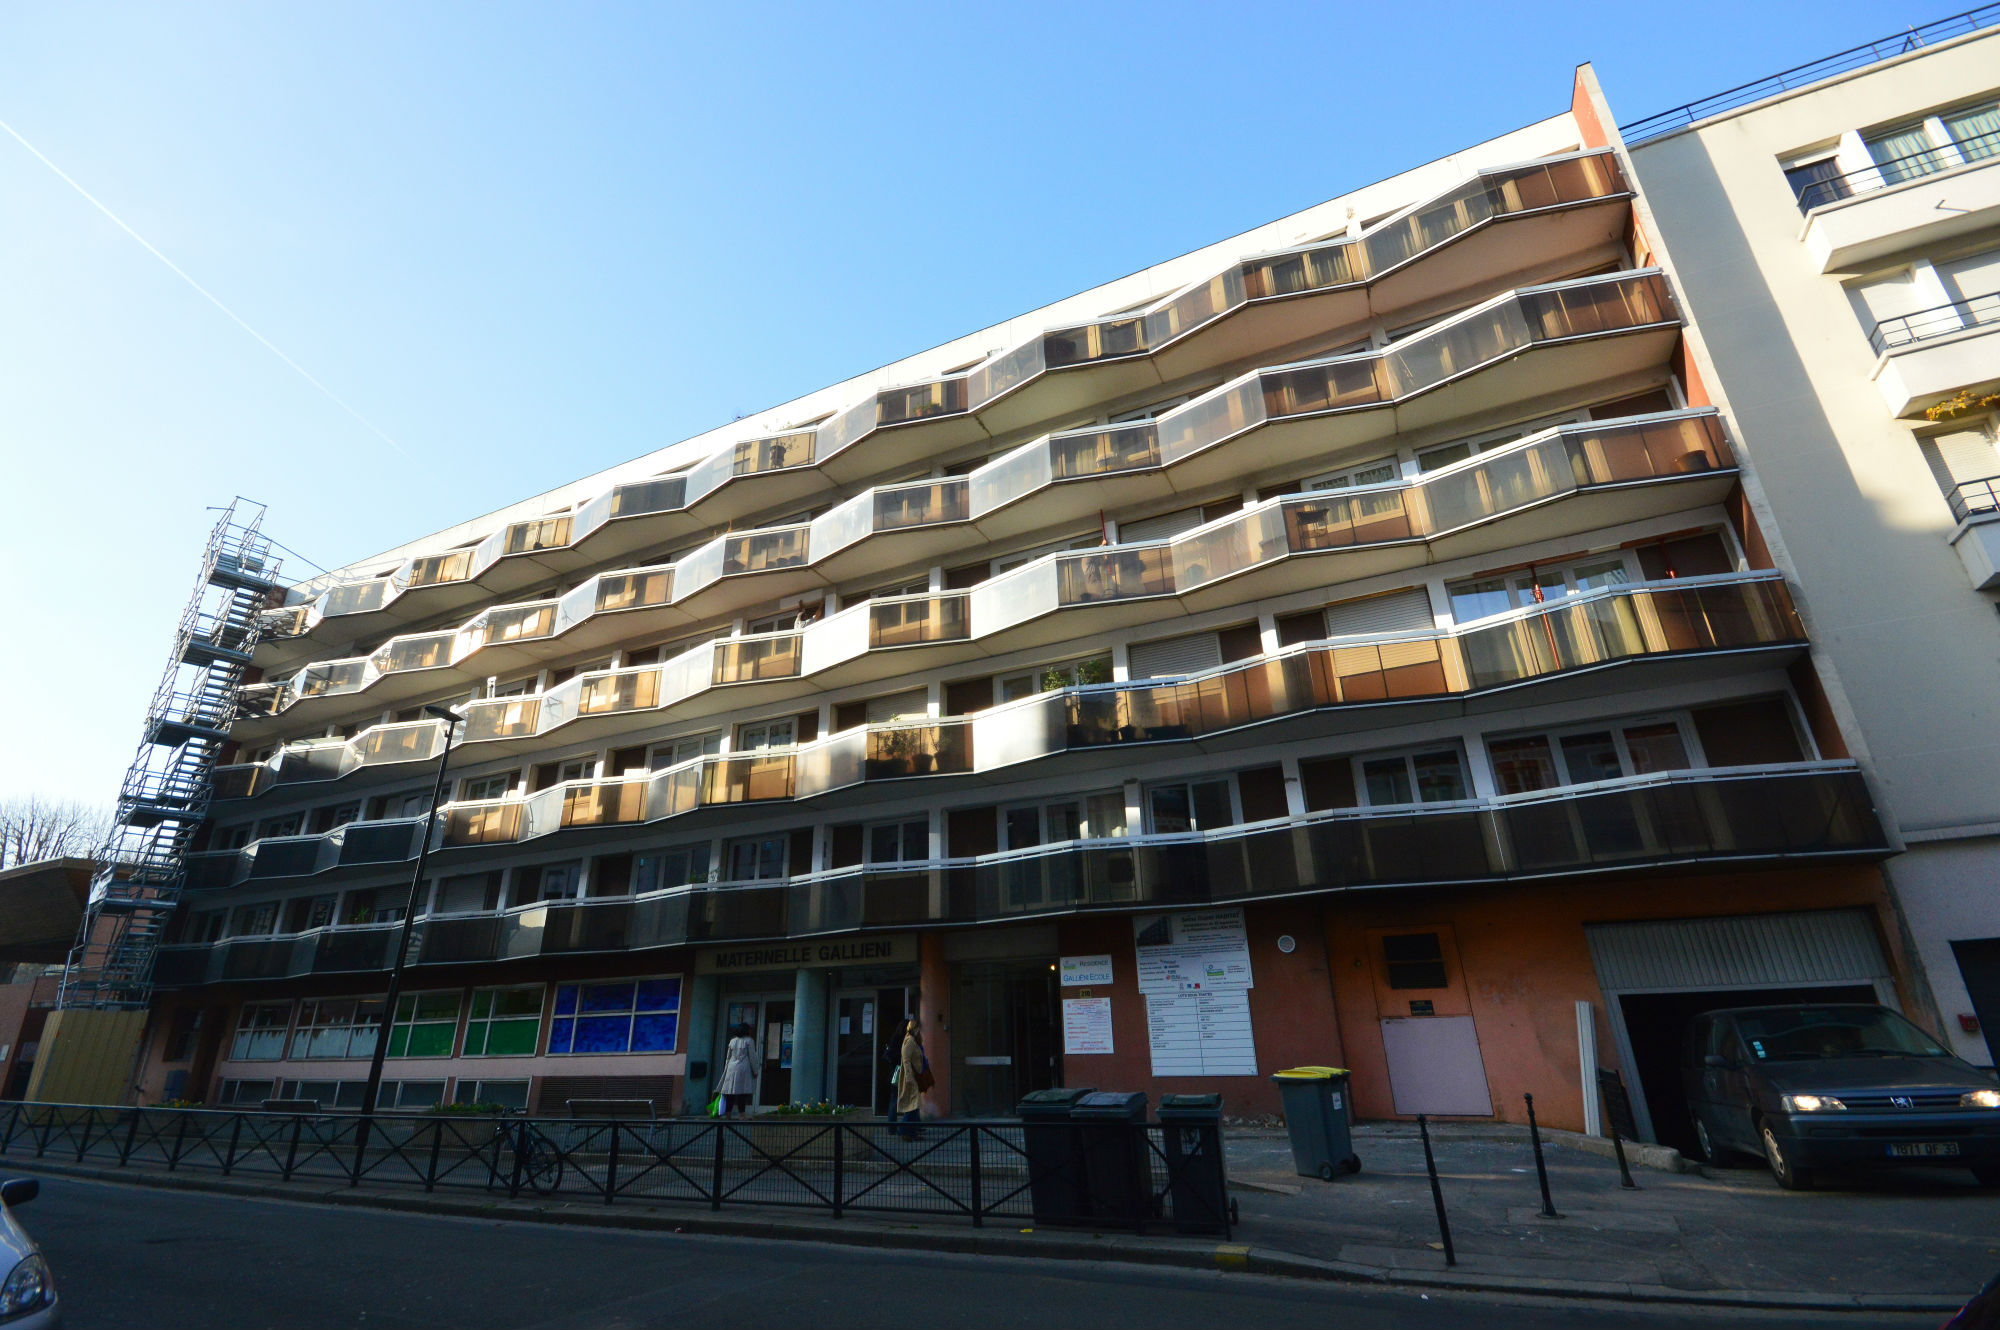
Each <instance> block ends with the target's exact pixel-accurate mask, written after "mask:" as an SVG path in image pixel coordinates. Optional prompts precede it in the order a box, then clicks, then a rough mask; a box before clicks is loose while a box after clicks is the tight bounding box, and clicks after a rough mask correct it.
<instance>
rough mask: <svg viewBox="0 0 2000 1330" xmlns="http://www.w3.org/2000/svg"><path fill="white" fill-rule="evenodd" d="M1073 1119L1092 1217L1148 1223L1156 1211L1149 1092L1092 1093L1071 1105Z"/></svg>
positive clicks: (1104, 1223)
mask: <svg viewBox="0 0 2000 1330" xmlns="http://www.w3.org/2000/svg"><path fill="white" fill-rule="evenodd" d="M1069 1120H1070V1122H1071V1123H1073V1124H1074V1125H1075V1128H1076V1136H1077V1144H1078V1146H1079V1147H1080V1148H1081V1150H1082V1152H1083V1176H1084V1186H1085V1189H1086V1190H1087V1191H1088V1192H1089V1194H1090V1217H1091V1219H1092V1220H1094V1221H1095V1222H1096V1224H1097V1225H1098V1226H1109V1225H1112V1224H1116V1225H1119V1226H1120V1227H1123V1226H1125V1225H1128V1224H1129V1225H1130V1226H1131V1227H1132V1228H1134V1229H1141V1228H1144V1227H1145V1224H1146V1220H1147V1219H1149V1218H1151V1217H1152V1212H1153V1168H1152V1155H1153V1152H1152V1151H1151V1150H1150V1149H1148V1148H1147V1146H1146V1096H1145V1095H1143V1094H1141V1093H1139V1092H1138V1091H1136V1090H1132V1091H1126V1090H1107V1091H1103V1092H1101V1093H1098V1094H1087V1095H1085V1096H1084V1097H1083V1098H1082V1099H1079V1100H1078V1101H1077V1103H1076V1107H1074V1108H1072V1109H1071V1110H1070V1111H1069Z"/></svg>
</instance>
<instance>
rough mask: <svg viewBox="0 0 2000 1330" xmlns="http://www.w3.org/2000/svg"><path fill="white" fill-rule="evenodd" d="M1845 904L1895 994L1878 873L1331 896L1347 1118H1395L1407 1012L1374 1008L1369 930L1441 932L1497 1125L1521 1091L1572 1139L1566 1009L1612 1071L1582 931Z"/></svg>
mask: <svg viewBox="0 0 2000 1330" xmlns="http://www.w3.org/2000/svg"><path fill="white" fill-rule="evenodd" d="M1855 906H1861V907H1866V908H1869V909H1871V910H1873V911H1874V912H1875V914H1876V929H1877V933H1878V935H1879V936H1880V937H1881V940H1882V943H1883V949H1884V951H1885V953H1887V954H1888V956H1889V957H1890V960H1891V964H1892V966H1893V968H1894V972H1895V973H1896V974H1897V975H1898V976H1899V981H1898V982H1899V985H1901V984H1902V980H1901V979H1900V976H1902V975H1904V974H1906V973H1907V967H1906V966H1905V965H1904V963H1903V957H1902V954H1901V948H1900V946H1899V945H1898V944H1897V936H1896V930H1895V928H1894V926H1893V921H1892V920H1891V918H1890V915H1889V913H1888V911H1889V905H1888V898H1887V896H1886V893H1885V892H1884V889H1883V885H1882V877H1881V874H1880V873H1879V872H1878V871H1877V870H1876V869H1874V868H1873V867H1869V866H1859V867H1856V866H1845V867H1836V866H1827V867H1820V868H1800V869H1786V870H1776V871H1771V872H1761V873H1755V874H1715V875H1712V876H1690V877H1653V878H1600V879H1597V880H1594V881H1593V880H1589V879H1579V880H1577V881H1575V882H1566V883H1554V884H1546V885H1536V886H1523V887H1495V888H1490V889H1467V890H1455V891H1429V892H1404V893H1398V894H1394V895H1390V894H1384V895H1381V896H1367V895H1361V894H1359V893H1357V894H1355V895H1352V896H1348V897H1342V898H1336V899H1334V900H1332V901H1330V902H1329V903H1328V905H1327V907H1326V911H1325V917H1326V930H1327V933H1326V946H1327V953H1328V956H1329V958H1330V959H1331V962H1332V970H1333V974H1334V993H1335V1002H1336V1006H1337V1007H1338V1010H1339V1019H1340V1026H1341V1029H1342V1031H1343V1032H1344V1034H1345V1045H1346V1048H1347V1059H1348V1063H1347V1065H1348V1066H1349V1068H1350V1069H1351V1070H1352V1071H1353V1072H1354V1097H1355V1111H1356V1113H1357V1114H1359V1115H1360V1116H1362V1117H1365V1118H1388V1117H1394V1116H1396V1113H1395V1105H1394V1100H1393V1098H1392V1096H1391V1093H1390V1087H1389V1073H1388V1065H1387V1062H1386V1060H1385V1055H1384V1053H1383V1048H1382V1038H1381V1025H1380V1021H1381V1019H1382V1017H1383V1016H1384V1015H1385V1014H1387V1015H1404V1014H1407V1013H1404V1012H1388V1013H1385V1012H1383V1011H1382V1010H1381V1009H1380V1006H1379V1003H1378V998H1377V991H1378V990H1377V985H1376V982H1375V975H1374V972H1373V969H1374V963H1375V962H1374V956H1373V954H1372V953H1371V952H1370V950H1369V949H1368V947H1367V930H1368V929H1370V928H1381V927H1393V926H1400V925H1403V924H1406V923H1410V922H1418V921H1423V922H1434V923H1444V922H1449V923H1450V924H1451V925H1452V927H1453V929H1454V931H1455V932H1456V934H1457V939H1458V948H1459V953H1460V955H1461V958H1462V960H1463V965H1464V976H1465V986H1466V989H1467V993H1468V996H1469V998H1470V1002H1471V1008H1472V1016H1473V1020H1474V1023H1475V1028H1476V1029H1477V1031H1478V1035H1479V1047H1480V1053H1481V1056H1482V1057H1483V1059H1484V1061H1485V1064H1486V1079H1487V1085H1488V1088H1489V1090H1490V1092H1491V1094H1492V1096H1493V1101H1494V1109H1495V1112H1496V1115H1497V1116H1499V1117H1501V1118H1503V1119H1505V1120H1507V1121H1510V1122H1523V1121H1526V1116H1527V1115H1526V1111H1525V1109H1524V1107H1523V1105H1522V1102H1521V1095H1522V1094H1523V1093H1524V1092H1530V1093H1533V1094H1534V1096H1535V1111H1536V1116H1537V1117H1538V1118H1539V1119H1540V1120H1541V1121H1542V1122H1543V1123H1544V1124H1545V1125H1548V1126H1552V1127H1561V1128H1566V1129H1569V1130H1581V1129H1582V1126H1583V1095H1582V1090H1581V1085H1580V1081H1579V1066H1578V1060H1577V1037H1576V1010H1575V1003H1576V1002H1577V1001H1579V1000H1587V1001H1589V1002H1591V1003H1592V1004H1593V1005H1594V1006H1595V1007H1596V1008H1597V1030H1598V1060H1599V1063H1600V1065H1603V1066H1616V1065H1617V1061H1618V1059H1617V1053H1616V1051H1615V1049H1614V1048H1613V1046H1612V1042H1611V1038H1610V1031H1611V1025H1610V1018H1609V1015H1608V1014H1607V1013H1606V1011H1605V1009H1604V997H1603V994H1602V993H1601V992H1599V990H1598V987H1597V977H1596V973H1595V971H1594V969H1593V967H1592V965H1591V961H1590V950H1589V947H1588V945H1587V943H1586V942H1585V940H1584V933H1583V926H1584V925H1585V924H1586V923H1603V922H1610V921H1614V920H1643V919H1673V918H1690V917H1699V916H1712V915H1731V914H1768V913H1772V912H1775V911H1781V910H1802V909H1837V908H1842V907H1850V908H1851V907H1855ZM1904 996H1905V1003H1906V1005H1909V1006H1910V1007H1911V1009H1912V1010H1915V1009H1917V1008H1916V1007H1915V1006H1914V1004H1913V1003H1911V1002H1910V1001H1909V999H1910V996H1911V995H1910V994H1909V993H1907V992H1906V993H1905V995H1904ZM1628 1079H1630V1078H1629V1076H1628Z"/></svg>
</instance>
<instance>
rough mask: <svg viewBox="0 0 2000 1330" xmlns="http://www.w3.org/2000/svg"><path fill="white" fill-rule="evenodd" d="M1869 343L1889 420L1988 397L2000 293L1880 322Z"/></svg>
mask: <svg viewBox="0 0 2000 1330" xmlns="http://www.w3.org/2000/svg"><path fill="white" fill-rule="evenodd" d="M1994 169H1995V170H1996V171H2000V163H1996V165H1995V167H1994ZM1868 343H1869V345H1870V346H1872V347H1874V348H1875V354H1876V355H1877V357H1879V359H1877V361H1876V362H1875V386H1876V387H1877V388H1880V389H1881V390H1882V398H1883V400H1884V401H1886V402H1888V404H1889V411H1890V413H1891V414H1892V415H1896V416H1917V415H1920V414H1922V413H1923V411H1924V410H1925V408H1927V407H1932V406H1936V405H1937V404H1938V403H1939V402H1942V401H1944V400H1945V399H1946V398H1948V397H1951V396H1953V395H1954V394H1956V393H1959V392H1962V391H1966V390H1971V391H1972V392H1973V393H1978V392H1980V391H1982V390H1984V391H1986V392H1989V393H1990V392H1991V390H1992V388H1993V386H1994V385H1995V384H1996V383H2000V292H1993V293H1989V294H1987V295H1982V296H1974V297H1973V298H1972V299H1970V300H1959V301H1954V302H1953V303H1951V304H1948V305H1938V306H1935V307H1933V308H1931V309H1924V310H1918V311H1917V312H1916V313H1914V314H1905V315H1903V316H1902V317H1901V318H1897V319H1888V320H1885V321H1884V322H1882V323H1878V324H1876V325H1875V330H1874V332H1873V333H1871V334H1870V335H1869V338H1868Z"/></svg>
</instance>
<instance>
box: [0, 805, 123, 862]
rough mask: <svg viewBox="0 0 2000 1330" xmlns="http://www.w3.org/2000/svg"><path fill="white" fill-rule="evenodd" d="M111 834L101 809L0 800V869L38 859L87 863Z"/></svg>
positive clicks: (87, 806)
mask: <svg viewBox="0 0 2000 1330" xmlns="http://www.w3.org/2000/svg"><path fill="white" fill-rule="evenodd" d="M110 830H111V817H110V814H108V813H107V812H106V811H105V810H104V809H102V808H100V807H96V806H94V805H91V804H87V803H84V802H82V801H81V800H78V799H44V798H42V797H41V796H40V795H37V794H29V795H17V796H13V797H10V798H5V799H0V869H4V868H16V867H19V866H20V865H21V864H31V863H34V862H36V861H37V860H40V859H61V858H75V859H89V858H92V857H94V856H95V855H96V854H97V851H98V850H99V849H100V848H101V847H102V846H103V844H104V838H105V836H106V834H107V833H108V832H109V831H110Z"/></svg>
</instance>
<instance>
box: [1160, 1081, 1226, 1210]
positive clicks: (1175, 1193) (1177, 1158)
mask: <svg viewBox="0 0 2000 1330" xmlns="http://www.w3.org/2000/svg"><path fill="white" fill-rule="evenodd" d="M1159 1117H1160V1127H1161V1131H1160V1135H1161V1136H1163V1137H1164V1138H1165V1139H1166V1153H1167V1198H1168V1200H1169V1201H1170V1202H1172V1204H1173V1207H1174V1231H1175V1232H1176V1233H1221V1234H1224V1235H1225V1236H1226V1235H1227V1234H1228V1232H1229V1188H1228V1185H1227V1183H1226V1182H1225V1180H1224V1176H1223V1167H1222V1164H1223V1160H1222V1096H1221V1095H1219V1094H1163V1095H1161V1096H1160V1111H1159Z"/></svg>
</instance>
